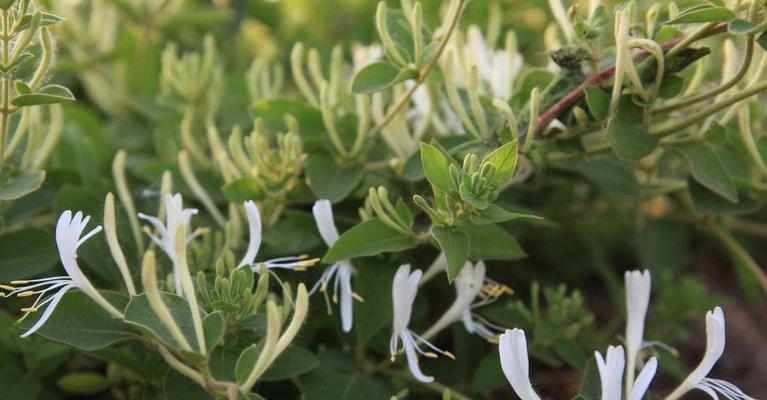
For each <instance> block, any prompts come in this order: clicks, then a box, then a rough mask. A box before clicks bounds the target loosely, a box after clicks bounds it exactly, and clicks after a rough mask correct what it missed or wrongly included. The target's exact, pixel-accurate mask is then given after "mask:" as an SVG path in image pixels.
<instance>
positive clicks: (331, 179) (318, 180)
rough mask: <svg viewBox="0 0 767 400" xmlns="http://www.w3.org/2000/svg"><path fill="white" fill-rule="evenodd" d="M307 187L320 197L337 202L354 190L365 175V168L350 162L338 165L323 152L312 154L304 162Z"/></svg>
mask: <svg viewBox="0 0 767 400" xmlns="http://www.w3.org/2000/svg"><path fill="white" fill-rule="evenodd" d="M305 170H306V179H307V181H308V184H309V188H310V189H312V192H313V193H314V194H315V195H316V196H317V198H320V199H328V200H330V202H331V203H338V202H339V201H341V200H343V199H345V198H346V197H347V196H348V195H349V194H350V193H351V192H352V190H354V188H355V187H357V185H359V183H360V182H362V178H363V177H364V176H365V168H364V167H363V166H361V165H357V164H352V165H347V166H343V167H340V166H338V165H336V163H335V161H333V158H332V157H330V156H329V155H327V154H325V153H317V154H314V155H312V156H311V157H310V158H309V160H308V161H307V162H306V168H305Z"/></svg>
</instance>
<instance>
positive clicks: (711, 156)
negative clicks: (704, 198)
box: [674, 142, 738, 203]
mask: <svg viewBox="0 0 767 400" xmlns="http://www.w3.org/2000/svg"><path fill="white" fill-rule="evenodd" d="M674 149H676V150H677V151H679V152H681V153H682V154H683V155H684V157H685V158H686V159H687V162H688V163H689V165H690V172H691V173H692V176H693V177H694V178H695V180H697V181H698V182H699V183H700V184H702V185H703V186H705V187H707V188H708V189H710V190H712V191H713V192H715V193H717V194H718V195H720V196H722V197H724V198H725V199H727V200H729V201H731V202H733V203H734V202H736V201H738V188H737V187H736V186H735V183H733V181H732V179H731V178H730V175H729V174H728V173H727V169H725V167H724V164H722V160H720V159H719V156H718V155H717V154H716V152H714V150H713V149H711V148H710V147H709V146H708V145H707V144H705V143H701V142H692V143H687V144H684V145H681V146H676V147H674Z"/></svg>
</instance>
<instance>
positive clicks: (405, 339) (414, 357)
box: [400, 332, 434, 383]
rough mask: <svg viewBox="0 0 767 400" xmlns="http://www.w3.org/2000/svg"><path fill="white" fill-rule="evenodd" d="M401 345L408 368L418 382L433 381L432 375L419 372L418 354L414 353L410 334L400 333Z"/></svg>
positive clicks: (413, 344)
mask: <svg viewBox="0 0 767 400" xmlns="http://www.w3.org/2000/svg"><path fill="white" fill-rule="evenodd" d="M400 336H401V338H402V345H403V346H404V347H405V357H407V366H408V368H410V373H411V374H413V377H414V378H415V379H417V380H419V381H420V382H424V383H429V382H432V381H434V377H433V376H427V375H424V373H423V372H421V367H420V366H419V365H418V354H416V350H415V343H413V342H414V339H413V337H412V336H410V335H409V333H408V332H403V333H402V334H401V335H400Z"/></svg>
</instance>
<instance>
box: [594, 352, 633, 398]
mask: <svg viewBox="0 0 767 400" xmlns="http://www.w3.org/2000/svg"><path fill="white" fill-rule="evenodd" d="M594 357H596V359H597V368H598V369H599V378H600V381H601V384H602V397H601V398H602V399H605V400H606V399H610V400H620V398H621V384H622V382H623V367H624V366H625V364H626V358H625V355H624V354H623V346H610V347H608V348H607V361H605V359H604V358H602V354H601V353H600V352H598V351H595V352H594Z"/></svg>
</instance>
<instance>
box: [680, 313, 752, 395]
mask: <svg viewBox="0 0 767 400" xmlns="http://www.w3.org/2000/svg"><path fill="white" fill-rule="evenodd" d="M724 345H725V323H724V313H723V312H722V309H721V308H719V307H716V308H714V309H713V310H712V311H709V312H707V313H706V352H705V353H704V354H703V359H702V360H701V361H700V364H698V366H697V367H696V368H695V369H694V370H693V371H692V372H690V374H689V375H688V376H687V378H685V380H684V381H682V383H681V384H680V385H679V386H678V387H677V388H676V389H674V391H673V392H671V394H669V395H668V396H667V397H666V400H676V399H678V398H680V397H682V396H683V395H684V394H685V393H687V392H689V391H691V390H693V389H699V390H702V391H704V392H706V394H708V395H709V396H711V398H712V399H715V400H718V399H719V396H718V395H717V393H718V394H721V395H722V396H724V397H725V398H727V399H729V400H755V399H754V398H753V397H751V396H748V395H747V394H745V393H743V391H741V390H740V389H738V388H737V387H736V386H735V385H733V384H732V383H729V382H727V381H723V380H721V379H712V378H708V377H707V376H708V373H709V372H711V369H712V368H714V365H715V364H716V362H717V361H718V360H719V357H721V356H722V354H723V353H724Z"/></svg>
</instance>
